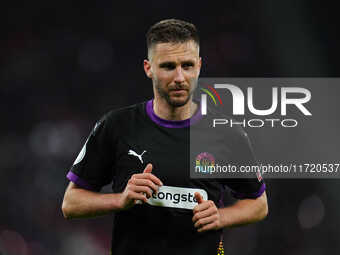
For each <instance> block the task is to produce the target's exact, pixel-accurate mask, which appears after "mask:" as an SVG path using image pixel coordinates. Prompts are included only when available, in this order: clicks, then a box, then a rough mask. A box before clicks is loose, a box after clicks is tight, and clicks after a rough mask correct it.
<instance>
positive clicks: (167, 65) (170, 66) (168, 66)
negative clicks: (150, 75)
mask: <svg viewBox="0 0 340 255" xmlns="http://www.w3.org/2000/svg"><path fill="white" fill-rule="evenodd" d="M159 67H160V68H164V69H166V70H173V69H175V68H176V65H175V64H174V63H171V62H167V63H162V64H160V65H159Z"/></svg>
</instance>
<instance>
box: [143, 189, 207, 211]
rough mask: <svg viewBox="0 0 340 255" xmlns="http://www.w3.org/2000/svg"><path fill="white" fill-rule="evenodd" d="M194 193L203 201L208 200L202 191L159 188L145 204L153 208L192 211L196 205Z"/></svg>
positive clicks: (205, 193)
mask: <svg viewBox="0 0 340 255" xmlns="http://www.w3.org/2000/svg"><path fill="white" fill-rule="evenodd" d="M195 192H198V193H200V194H201V196H202V197H203V199H204V200H208V194H207V192H206V191H205V190H203V189H193V188H180V187H172V186H161V187H160V188H159V190H158V192H157V194H155V193H153V194H152V197H150V198H149V199H148V200H147V203H148V204H150V205H154V206H162V207H173V208H181V209H190V210H192V209H194V207H195V206H196V205H197V201H196V199H195V195H194V194H195Z"/></svg>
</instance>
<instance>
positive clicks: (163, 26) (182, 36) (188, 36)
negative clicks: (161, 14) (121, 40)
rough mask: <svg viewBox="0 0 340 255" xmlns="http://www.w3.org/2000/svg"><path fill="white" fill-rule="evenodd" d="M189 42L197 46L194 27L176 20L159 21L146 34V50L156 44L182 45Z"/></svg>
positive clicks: (197, 39)
mask: <svg viewBox="0 0 340 255" xmlns="http://www.w3.org/2000/svg"><path fill="white" fill-rule="evenodd" d="M190 40H193V41H194V42H196V43H197V45H198V46H199V36H198V31H197V29H196V27H195V25H194V24H191V23H189V22H186V21H183V20H178V19H166V20H162V21H159V22H157V23H156V24H154V25H153V26H152V27H150V29H149V30H148V32H147V33H146V44H147V47H148V50H150V49H151V47H152V46H153V45H155V44H157V43H169V42H170V43H183V42H187V41H190Z"/></svg>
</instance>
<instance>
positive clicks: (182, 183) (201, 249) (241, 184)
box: [62, 19, 267, 255]
mask: <svg viewBox="0 0 340 255" xmlns="http://www.w3.org/2000/svg"><path fill="white" fill-rule="evenodd" d="M147 46H148V60H144V70H145V73H146V75H147V76H148V77H149V78H150V79H152V83H153V92H154V99H153V100H149V101H148V102H144V103H141V104H137V105H133V106H130V107H127V108H124V109H119V110H115V111H111V112H109V113H108V114H106V115H105V116H104V117H103V118H102V119H101V120H100V121H99V122H98V123H97V124H96V126H95V128H94V130H93V131H92V133H91V135H90V136H89V138H88V139H87V141H86V143H85V145H84V147H83V149H82V150H81V152H80V154H79V156H78V157H77V159H76V160H75V162H74V164H73V166H72V168H71V170H70V172H69V173H68V175H67V177H68V179H69V180H70V183H69V186H68V187H67V189H66V192H65V196H64V201H63V205H62V210H63V214H64V216H65V217H66V218H82V217H93V216H98V215H104V214H111V213H113V212H114V228H113V232H112V234H113V237H112V254H119V255H122V254H148V255H149V254H183V255H184V254H185V255H188V254H195V255H197V254H216V251H217V248H218V246H219V243H220V235H221V230H222V229H223V228H226V227H232V226H238V225H244V224H248V223H252V222H256V221H259V220H261V219H263V218H264V217H265V216H266V215H267V199H266V194H265V185H264V183H263V181H262V180H260V181H259V180H257V179H256V178H254V180H252V179H251V180H250V179H244V180H242V179H239V180H232V179H225V180H209V179H191V178H190V172H189V169H190V168H191V165H192V163H191V162H189V161H190V160H189V158H190V155H189V154H190V153H191V152H190V148H189V143H190V139H189V130H190V128H191V127H193V126H194V125H195V123H203V122H204V121H205V119H204V118H203V116H202V115H201V112H200V107H199V106H198V104H197V103H195V102H194V101H193V99H192V95H193V92H194V90H195V88H196V86H197V80H198V77H199V73H200V68H201V58H200V57H199V38H198V34H197V31H196V28H195V26H194V25H192V24H190V23H187V22H184V21H180V20H174V19H171V20H164V21H161V22H159V23H157V24H155V25H153V26H152V27H151V28H150V29H149V31H148V33H147ZM225 137H226V139H227V140H228V141H227V142H226V143H225V144H224V143H220V145H219V146H220V147H221V149H220V150H219V151H223V157H224V156H225V157H229V158H230V160H232V161H233V160H234V161H235V162H236V161H238V158H239V159H240V160H241V161H242V157H243V158H244V159H245V161H247V162H250V161H252V160H253V157H252V153H251V148H250V147H249V142H248V140H247V138H246V136H245V134H244V132H243V131H240V130H234V129H230V131H225ZM203 145H204V144H203ZM222 147H223V148H222ZM224 147H225V148H226V150H224ZM204 148H205V147H202V145H200V144H199V143H198V144H197V146H195V151H194V152H193V153H198V154H199V155H200V156H198V158H199V159H200V158H202V157H203V156H204V155H210V154H209V153H208V152H204V153H200V152H202V151H204ZM196 155H197V154H196ZM202 155H203V156H202ZM241 161H238V162H241ZM112 180H113V183H114V184H113V193H112V194H101V193H99V191H100V189H101V187H103V186H104V185H106V184H109V183H110V182H111V181H112ZM224 186H228V187H229V188H231V189H232V192H233V194H234V195H235V196H236V197H237V198H240V200H238V201H237V202H236V203H234V204H233V205H231V206H229V207H225V208H218V200H219V199H220V197H221V194H222V192H223V187H224Z"/></svg>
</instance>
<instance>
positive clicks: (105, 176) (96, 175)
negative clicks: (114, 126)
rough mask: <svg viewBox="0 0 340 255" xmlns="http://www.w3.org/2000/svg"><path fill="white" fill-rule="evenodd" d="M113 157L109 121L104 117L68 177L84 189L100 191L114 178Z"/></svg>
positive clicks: (96, 126) (90, 136) (93, 131)
mask: <svg viewBox="0 0 340 255" xmlns="http://www.w3.org/2000/svg"><path fill="white" fill-rule="evenodd" d="M113 158H114V150H113V146H112V135H111V132H110V128H109V121H108V120H107V118H106V117H104V118H102V119H101V120H100V121H98V122H97V123H96V125H95V127H94V129H93V130H92V132H91V134H90V135H89V137H88V138H87V140H86V142H85V144H84V146H83V147H82V149H81V151H80V153H79V155H78V157H77V158H76V160H75V161H74V163H73V166H72V167H71V169H70V171H69V172H68V174H67V178H68V179H69V180H70V181H72V182H73V183H75V184H77V185H78V186H80V187H82V188H84V189H89V190H94V191H99V190H100V189H101V188H102V187H103V186H105V185H107V184H109V183H110V182H111V181H112V179H113V172H112V171H113V163H114V162H113V161H114V160H113Z"/></svg>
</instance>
